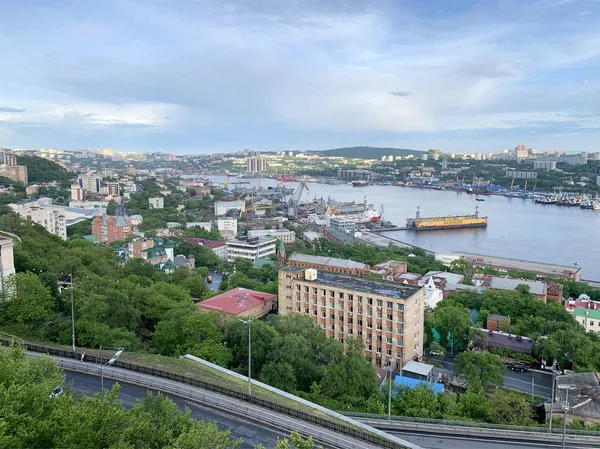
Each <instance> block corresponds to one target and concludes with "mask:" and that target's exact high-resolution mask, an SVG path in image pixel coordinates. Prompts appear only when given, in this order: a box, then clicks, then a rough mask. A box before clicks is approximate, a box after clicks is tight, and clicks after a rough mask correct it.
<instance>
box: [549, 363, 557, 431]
mask: <svg viewBox="0 0 600 449" xmlns="http://www.w3.org/2000/svg"><path fill="white" fill-rule="evenodd" d="M555 383H556V370H555V369H554V365H552V396H551V397H550V424H549V425H548V433H552V414H553V412H554V384H555Z"/></svg>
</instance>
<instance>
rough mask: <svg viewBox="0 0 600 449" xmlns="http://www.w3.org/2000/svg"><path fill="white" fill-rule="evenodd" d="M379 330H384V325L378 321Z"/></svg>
mask: <svg viewBox="0 0 600 449" xmlns="http://www.w3.org/2000/svg"><path fill="white" fill-rule="evenodd" d="M377 330H378V331H380V330H383V326H382V325H381V323H377Z"/></svg>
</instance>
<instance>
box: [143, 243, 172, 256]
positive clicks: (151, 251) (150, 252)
mask: <svg viewBox="0 0 600 449" xmlns="http://www.w3.org/2000/svg"><path fill="white" fill-rule="evenodd" d="M141 252H142V253H146V254H147V256H148V259H156V258H158V257H162V256H164V255H165V254H167V253H166V252H165V249H164V248H163V247H162V246H159V247H158V248H157V247H154V248H148V249H145V250H142V251H141Z"/></svg>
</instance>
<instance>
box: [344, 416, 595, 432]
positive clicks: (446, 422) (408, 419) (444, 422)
mask: <svg viewBox="0 0 600 449" xmlns="http://www.w3.org/2000/svg"><path fill="white" fill-rule="evenodd" d="M341 413H342V415H345V416H348V417H350V418H357V419H359V420H360V419H361V418H362V419H369V420H379V421H381V425H382V427H385V425H386V423H387V424H390V421H392V422H394V421H395V422H405V423H413V424H433V425H437V426H453V427H465V428H472V429H493V430H507V431H510V432H538V433H545V434H548V426H547V425H539V426H513V425H507V424H490V423H484V422H477V421H459V420H452V419H433V418H414V417H412V416H398V415H392V417H391V420H390V419H388V416H387V415H378V414H372V413H354V412H341ZM386 428H389V427H386ZM552 433H555V434H559V435H562V429H552ZM567 433H568V434H570V435H575V436H594V437H599V436H600V432H595V431H593V430H575V429H567Z"/></svg>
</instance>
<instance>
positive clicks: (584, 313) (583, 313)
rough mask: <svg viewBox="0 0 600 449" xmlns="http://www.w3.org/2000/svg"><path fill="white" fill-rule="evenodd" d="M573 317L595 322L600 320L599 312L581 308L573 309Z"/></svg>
mask: <svg viewBox="0 0 600 449" xmlns="http://www.w3.org/2000/svg"><path fill="white" fill-rule="evenodd" d="M573 315H575V316H580V317H587V318H593V319H595V320H600V310H592V309H583V308H579V307H577V308H575V309H573Z"/></svg>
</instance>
